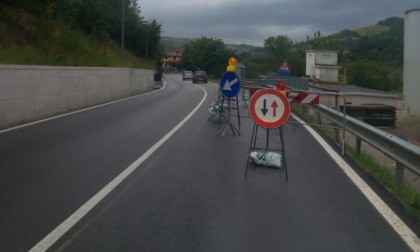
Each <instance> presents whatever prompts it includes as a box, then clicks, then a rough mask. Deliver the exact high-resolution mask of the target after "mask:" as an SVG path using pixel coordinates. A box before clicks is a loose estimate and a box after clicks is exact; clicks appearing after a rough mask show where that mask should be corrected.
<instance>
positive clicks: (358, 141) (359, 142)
mask: <svg viewBox="0 0 420 252" xmlns="http://www.w3.org/2000/svg"><path fill="white" fill-rule="evenodd" d="M355 148H356V155H357V156H359V155H360V151H361V150H362V139H361V138H360V137H358V136H356V146H355Z"/></svg>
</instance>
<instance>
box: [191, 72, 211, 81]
mask: <svg viewBox="0 0 420 252" xmlns="http://www.w3.org/2000/svg"><path fill="white" fill-rule="evenodd" d="M200 81H202V82H204V83H207V81H208V79H207V74H206V72H205V71H195V72H194V74H193V79H192V82H193V83H197V82H200Z"/></svg>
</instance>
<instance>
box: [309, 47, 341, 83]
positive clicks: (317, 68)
mask: <svg viewBox="0 0 420 252" xmlns="http://www.w3.org/2000/svg"><path fill="white" fill-rule="evenodd" d="M337 63H338V52H337V51H335V50H307V51H306V75H307V76H309V77H310V79H311V80H312V81H314V82H325V83H338V70H339V69H340V67H339V66H337Z"/></svg>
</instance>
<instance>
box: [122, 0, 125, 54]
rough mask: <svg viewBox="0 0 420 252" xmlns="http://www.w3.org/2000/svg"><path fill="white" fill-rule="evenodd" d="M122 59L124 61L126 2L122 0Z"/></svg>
mask: <svg viewBox="0 0 420 252" xmlns="http://www.w3.org/2000/svg"><path fill="white" fill-rule="evenodd" d="M121 1H122V3H121V59H124V9H125V6H124V5H125V4H124V0H121Z"/></svg>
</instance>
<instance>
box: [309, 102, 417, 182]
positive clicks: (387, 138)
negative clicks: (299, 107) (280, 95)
mask: <svg viewBox="0 0 420 252" xmlns="http://www.w3.org/2000/svg"><path fill="white" fill-rule="evenodd" d="M309 107H311V106H309ZM316 112H317V113H320V114H321V115H322V116H325V117H326V118H328V119H329V120H331V121H332V122H333V123H336V124H338V125H341V126H342V127H343V128H344V129H345V130H348V131H349V132H351V133H352V134H354V135H355V136H356V138H358V139H356V143H357V145H358V147H357V146H356V149H357V148H358V149H359V151H360V143H361V141H364V142H366V143H368V144H370V145H371V146H372V147H374V148H376V149H377V150H379V151H381V152H382V153H384V154H385V155H387V156H388V157H390V158H391V159H393V160H395V161H396V177H395V186H396V188H399V187H400V186H401V185H402V180H403V174H404V168H407V169H409V170H410V171H411V172H413V173H414V174H416V175H418V176H420V147H418V146H416V145H413V144H411V143H409V142H407V141H405V140H403V139H401V138H399V137H397V136H395V135H392V134H390V133H387V132H384V131H382V130H379V129H377V128H375V127H373V126H371V125H369V124H367V123H364V122H362V121H360V120H357V119H355V118H353V117H350V116H345V120H343V117H344V115H343V113H341V112H338V111H337V110H335V109H332V108H329V107H327V106H325V105H322V104H320V105H319V106H317V109H316Z"/></svg>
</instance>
